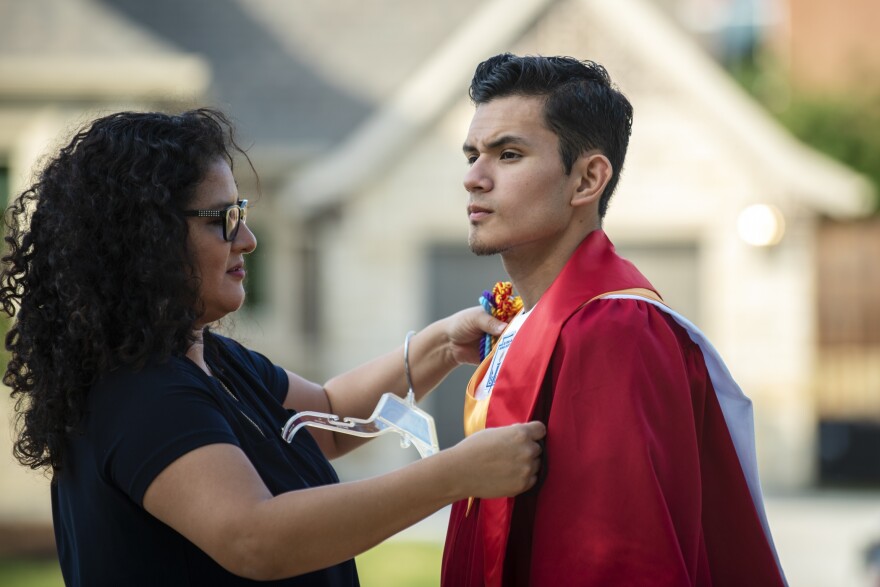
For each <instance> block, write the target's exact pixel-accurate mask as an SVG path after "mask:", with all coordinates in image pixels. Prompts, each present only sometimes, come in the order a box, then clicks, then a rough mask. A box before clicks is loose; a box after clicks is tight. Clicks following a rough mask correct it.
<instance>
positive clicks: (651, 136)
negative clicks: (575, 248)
mask: <svg viewBox="0 0 880 587" xmlns="http://www.w3.org/2000/svg"><path fill="white" fill-rule="evenodd" d="M0 14H2V17H0V80H2V82H0V169H2V170H4V171H3V173H0V176H2V175H4V174H5V175H6V176H7V177H8V183H9V186H10V187H9V189H10V191H11V193H15V192H16V190H18V189H20V188H21V187H22V186H24V185H26V182H27V174H28V173H29V170H30V169H31V168H32V166H33V164H34V162H35V161H37V160H38V159H39V156H40V155H41V154H43V153H45V152H46V151H47V150H50V149H51V148H53V147H54V146H57V145H58V138H57V137H58V136H59V134H60V133H68V134H69V132H70V131H71V130H72V129H73V128H75V127H76V126H77V125H78V124H81V123H82V122H84V121H86V120H88V119H89V118H91V117H93V116H94V115H95V114H96V113H101V112H109V111H113V110H118V109H122V108H133V109H152V108H182V107H186V106H187V105H193V104H202V103H207V104H214V105H218V106H220V107H222V108H224V109H226V110H227V111H228V112H230V113H231V114H232V116H233V118H234V119H235V120H236V121H237V122H238V125H239V128H240V131H241V135H240V136H241V139H242V142H243V144H245V145H251V144H252V145H253V147H252V148H251V149H250V154H251V156H252V158H253V160H254V162H255V164H256V167H257V169H258V171H259V173H260V182H259V185H260V186H261V187H262V189H261V192H260V193H255V197H254V198H252V199H253V200H257V205H256V206H255V207H254V209H253V212H252V215H251V217H250V218H249V223H250V224H251V226H252V227H253V228H254V230H255V231H256V233H257V235H258V238H259V239H260V242H261V244H260V248H259V250H258V252H257V253H255V255H254V256H253V259H252V262H251V268H252V270H251V278H250V280H251V281H252V283H251V284H250V286H251V287H252V288H253V290H254V294H255V295H254V298H255V299H252V300H251V302H249V305H248V307H247V308H246V309H245V310H244V311H243V312H242V314H243V315H242V316H240V317H239V318H237V319H234V320H232V321H230V322H229V324H227V327H229V328H232V329H234V331H235V332H236V335H237V336H239V337H240V338H242V339H243V340H244V341H245V342H247V343H248V344H250V345H252V346H253V347H255V348H256V349H258V350H260V351H263V352H265V353H266V354H268V355H269V356H271V357H273V358H274V359H275V360H276V361H277V362H279V363H282V364H284V365H285V366H288V367H289V368H291V369H292V370H294V371H297V372H299V373H302V374H303V375H304V376H307V377H310V378H313V379H315V380H319V381H320V380H324V379H325V378H327V377H329V376H331V375H332V374H334V373H336V372H338V371H340V370H343V369H346V368H348V367H350V366H353V365H355V364H357V363H358V362H360V361H363V360H366V359H368V358H371V357H373V356H374V355H376V354H378V353H380V352H384V351H386V350H388V349H391V348H394V347H397V346H399V345H401V343H402V341H403V337H404V334H405V333H406V332H407V331H408V330H410V329H417V328H419V327H421V326H423V325H424V324H426V323H427V322H428V321H430V320H432V319H434V318H437V317H439V316H443V315H446V314H447V313H449V312H451V311H454V310H455V309H458V308H461V307H464V306H466V305H472V304H474V303H475V302H476V298H477V297H478V296H479V294H480V292H481V291H482V289H485V288H486V287H488V286H490V285H491V284H492V283H494V281H495V280H497V279H499V278H501V277H502V276H503V272H502V270H501V267H500V263H499V262H498V260H497V259H494V258H475V257H473V256H472V255H471V254H470V252H469V251H468V250H467V248H466V246H465V240H466V233H467V225H466V219H465V216H464V202H465V194H464V190H463V188H462V186H461V177H462V175H463V173H464V169H465V163H464V158H463V157H462V155H461V154H460V148H461V142H462V140H463V137H464V135H465V132H466V129H467V125H468V122H469V119H470V116H471V113H472V107H471V105H470V104H469V103H468V101H467V99H466V89H467V84H468V81H469V79H470V76H471V74H472V72H473V69H474V67H475V65H476V64H477V63H478V62H479V61H481V60H482V59H484V58H486V57H488V56H490V55H493V54H495V53H498V52H501V51H512V52H515V53H541V54H569V55H575V56H578V57H583V58H591V59H594V60H596V61H599V62H600V63H603V64H604V65H605V66H606V67H607V68H608V69H609V71H610V73H611V75H612V77H613V78H614V79H615V80H616V82H617V83H618V85H619V86H620V87H621V89H622V90H623V91H624V93H626V94H627V96H628V97H629V98H630V100H631V101H632V103H633V105H634V107H635V112H636V114H635V125H634V130H633V137H632V142H631V148H630V154H629V157H628V159H627V163H626V168H625V170H624V173H623V178H622V180H621V183H620V187H619V189H618V192H617V194H616V195H615V197H614V199H613V201H612V204H611V208H610V209H609V213H608V217H607V221H606V226H605V228H606V231H607V232H608V233H609V235H610V236H611V238H612V239H613V240H614V241H615V243H616V244H617V246H618V248H619V250H620V251H621V252H622V253H623V254H624V256H627V257H629V258H631V259H632V260H633V261H635V262H636V263H637V264H638V265H640V266H641V267H642V269H643V270H644V271H645V272H646V274H647V275H648V277H649V278H650V279H652V280H653V281H654V282H655V285H657V286H658V288H659V289H660V290H661V293H663V294H664V296H665V298H666V299H667V301H668V302H669V303H670V305H672V306H673V307H675V308H677V309H678V310H680V311H681V312H682V313H684V314H686V315H688V316H689V317H690V318H691V319H692V320H693V321H694V322H695V323H696V324H697V325H698V326H700V327H701V328H702V329H703V330H704V331H705V332H706V333H707V334H708V335H709V337H710V338H711V339H712V340H713V342H714V343H715V345H716V346H717V348H718V349H719V351H720V352H721V354H722V356H724V357H725V358H726V360H727V361H728V365H729V367H730V369H731V371H732V372H733V374H734V375H735V377H736V378H737V379H738V380H739V382H740V384H741V385H742V387H743V388H744V389H745V390H746V391H747V392H748V393H749V395H750V396H751V397H752V398H753V399H754V402H755V407H756V413H757V421H756V428H757V440H758V448H759V451H758V453H759V454H758V456H759V464H760V466H761V468H762V475H763V480H764V483H765V485H767V486H768V487H779V488H785V487H803V486H806V485H808V484H809V483H810V482H811V480H812V476H813V471H812V467H813V464H812V463H813V460H814V459H813V442H814V435H815V417H814V412H813V403H812V399H811V397H812V395H811V393H812V392H811V385H810V379H811V376H812V372H813V369H814V364H815V362H814V359H815V352H816V340H815V338H816V336H815V331H816V320H815V283H814V280H815V255H816V251H815V228H816V223H817V221H818V219H819V218H822V217H840V218H846V217H853V216H858V215H860V214H862V213H863V212H864V211H866V210H867V208H868V205H869V204H868V201H869V197H870V188H869V187H868V185H867V184H866V183H865V182H864V181H863V180H862V178H860V177H859V176H857V175H855V174H853V173H852V172H850V171H849V170H847V169H845V168H843V167H842V166H840V165H838V164H835V163H833V162H832V161H830V160H829V159H827V158H825V157H822V156H820V155H818V154H816V153H815V152H812V151H810V150H808V149H806V148H805V147H804V146H803V145H801V144H799V143H797V142H796V141H794V140H793V139H792V138H791V137H790V136H788V135H787V134H786V133H785V132H784V131H782V130H781V129H780V128H779V127H778V126H777V125H776V124H775V123H774V122H773V121H772V120H771V119H770V118H769V117H768V116H767V115H766V114H765V113H764V112H763V111H761V110H760V108H759V107H757V106H756V105H755V104H754V103H752V102H751V101H750V100H749V99H748V98H747V97H746V96H745V95H744V94H743V93H742V92H741V91H740V90H739V89H738V88H737V87H736V86H735V85H734V84H733V83H732V82H731V81H730V80H729V79H728V77H727V76H726V75H725V74H724V73H723V72H722V71H721V70H720V69H719V68H718V67H717V66H716V65H715V64H714V63H713V62H712V61H711V60H710V59H708V58H707V57H706V56H705V55H704V54H703V53H701V52H700V51H699V50H698V49H696V48H695V46H693V45H692V44H690V42H689V41H687V40H686V39H685V38H684V37H683V36H682V35H681V34H680V33H679V32H678V31H677V30H676V29H675V28H674V27H673V26H671V25H670V23H669V21H668V20H666V18H665V17H664V16H663V15H662V14H661V13H659V12H658V11H657V10H656V9H655V8H654V7H653V6H652V4H651V3H650V2H647V1H646V0H618V1H617V2H615V3H613V4H612V3H608V2H601V1H600V0H505V1H503V2H502V1H500V0H486V1H483V2H467V3H465V2H463V1H461V0H448V1H447V2H444V3H443V8H442V9H438V5H437V4H436V3H428V2H424V1H421V0H377V1H375V2H370V3H357V2H350V1H347V0H338V2H299V3H296V4H295V5H294V4H292V3H282V2H274V1H273V0H190V1H187V2H176V1H173V0H154V1H153V2H150V3H143V2H138V1H137V0H30V1H29V2H27V3H21V2H13V1H12V0H0ZM238 181H239V183H240V190H241V192H242V193H245V194H249V195H250V193H252V192H256V191H257V188H258V184H257V181H256V180H255V178H253V177H250V176H249V175H248V174H247V173H244V174H242V175H239V177H238ZM753 205H762V206H764V207H763V208H757V209H755V208H750V207H751V206H753ZM746 210H749V211H752V210H757V211H758V212H759V213H760V212H762V211H763V213H764V214H765V217H767V218H770V219H771V220H774V221H776V222H777V225H776V229H777V230H776V233H775V234H773V235H771V238H770V241H774V240H778V242H775V244H772V245H767V246H754V245H751V244H748V243H746V242H745V241H744V240H742V238H741V237H740V235H739V233H738V230H739V228H740V226H738V224H739V225H741V226H742V228H743V229H748V228H749V222H750V220H749V218H750V216H748V213H747V214H746V215H745V216H742V213H743V211H746ZM780 221H782V222H784V234H781V233H780V232H779V231H780V230H781V227H782V224H781V223H780ZM257 292H259V295H256V294H257ZM401 359H402V357H401ZM467 371H468V370H467V369H465V368H461V369H459V370H457V371H456V372H455V373H453V374H452V375H451V376H450V378H449V379H448V380H447V382H445V383H444V385H443V386H442V388H441V389H440V390H438V391H437V392H436V393H435V394H434V395H433V396H432V397H431V398H429V399H428V400H427V401H426V404H425V405H426V407H427V409H428V410H429V411H431V412H432V413H434V414H435V417H436V418H437V422H438V427H439V429H440V437H441V444H443V445H449V444H451V443H452V442H455V440H456V439H457V438H459V437H460V435H461V430H460V427H461V423H460V413H461V388H462V385H463V380H464V379H466V376H467ZM371 444H372V446H370V447H368V448H366V449H364V450H362V451H358V452H357V453H355V454H354V455H351V456H349V457H345V458H344V459H342V460H341V461H340V462H339V468H340V470H341V472H342V475H343V477H357V476H361V475H366V474H371V473H373V472H375V471H378V470H387V469H388V468H389V467H395V466H397V465H399V464H401V463H403V462H405V461H407V460H410V459H413V458H415V451H412V450H408V451H403V450H400V449H399V448H397V447H396V446H395V445H394V440H393V439H381V440H378V441H375V442H374V443H371ZM3 452H5V453H6V454H7V455H8V451H5V450H4V451H3ZM3 459H4V460H3V461H2V465H0V468H2V477H0V479H2V481H0V483H3V484H7V483H8V484H13V483H15V484H16V485H15V488H22V487H28V488H30V487H32V486H39V487H43V485H41V484H42V483H43V482H44V480H42V479H36V480H35V479H34V477H33V475H29V474H28V472H27V471H23V470H21V469H20V468H16V467H15V466H14V464H12V463H11V462H9V463H7V460H9V459H7V458H6V457H4V458H3ZM7 472H8V473H7ZM22 477H26V478H27V479H26V480H25V481H21V482H19V481H13V478H15V479H19V478H22ZM11 486H12V485H10V487H11ZM4 487H5V486H4ZM4 487H0V518H3V517H5V518H9V517H14V516H17V515H23V514H19V513H17V512H24V511H25V510H27V511H28V514H27V515H28V516H29V517H34V516H36V517H39V516H42V519H44V520H45V519H48V499H46V498H45V494H44V493H42V494H41V493H40V492H39V491H36V490H34V491H31V490H30V489H28V490H27V491H28V494H27V495H22V490H21V489H19V490H18V491H13V492H12V493H10V492H8V491H6V490H5V489H4ZM25 502H27V503H28V504H30V505H28V506H27V507H24V506H22V505H21V504H22V503H25Z"/></svg>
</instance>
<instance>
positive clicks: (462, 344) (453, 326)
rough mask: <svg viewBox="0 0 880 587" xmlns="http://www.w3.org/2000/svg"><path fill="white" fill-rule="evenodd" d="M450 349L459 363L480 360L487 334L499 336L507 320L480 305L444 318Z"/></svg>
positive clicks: (473, 363)
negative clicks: (490, 313) (495, 316)
mask: <svg viewBox="0 0 880 587" xmlns="http://www.w3.org/2000/svg"><path fill="white" fill-rule="evenodd" d="M444 322H445V323H446V324H445V327H446V336H447V338H448V339H449V351H450V354H451V355H452V358H453V359H454V360H455V363H456V364H458V365H461V364H464V363H470V364H472V365H477V364H479V362H480V343H481V341H482V339H483V336H484V335H485V334H487V333H488V334H491V335H492V336H498V335H499V334H501V333H502V332H503V331H504V329H505V328H506V327H507V323H506V322H502V321H501V320H498V319H497V318H493V317H492V316H490V315H489V314H487V313H486V311H485V310H483V308H481V307H480V306H474V307H473V308H467V309H465V310H461V311H460V312H456V313H455V314H452V315H451V316H449V317H448V318H445V319H444Z"/></svg>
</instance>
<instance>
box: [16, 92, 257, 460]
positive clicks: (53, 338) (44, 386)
mask: <svg viewBox="0 0 880 587" xmlns="http://www.w3.org/2000/svg"><path fill="white" fill-rule="evenodd" d="M235 153H241V154H242V155H244V157H245V159H247V155H246V154H244V151H243V150H242V149H241V148H239V147H238V145H237V144H236V143H235V139H234V138H233V128H232V125H231V123H230V122H229V120H228V119H227V118H226V116H224V115H223V114H222V113H221V112H218V111H216V110H211V109H206V108H205V109H199V110H193V111H189V112H185V113H182V114H179V115H169V114H163V113H138V112H120V113H116V114H112V115H109V116H106V117H103V118H99V119H98V120H95V121H93V122H92V123H91V124H90V125H88V126H87V127H86V128H84V129H83V130H81V131H80V132H78V133H77V134H76V135H75V136H74V137H73V140H71V142H70V143H69V144H68V145H67V146H65V147H64V148H62V149H61V150H60V152H59V153H58V154H57V156H55V157H54V158H52V159H50V160H49V161H48V163H47V164H46V165H45V166H44V167H43V169H42V170H41V171H40V173H39V175H38V176H37V178H36V182H35V183H34V184H33V185H32V186H31V187H30V188H28V189H27V190H25V191H24V192H23V193H22V194H21V195H20V196H18V198H17V199H16V200H15V201H14V202H13V203H12V204H11V206H10V207H9V209H8V210H7V213H6V225H7V230H8V232H7V236H6V237H5V241H6V243H7V245H8V251H7V254H6V255H5V256H4V257H3V269H2V272H0V304H2V308H3V311H4V312H6V313H7V314H9V316H15V318H16V320H15V321H14V323H13V324H12V326H11V328H10V331H9V333H8V334H7V336H6V348H7V349H8V350H9V351H10V353H11V358H10V360H9V363H8V366H7V368H6V373H5V375H4V377H3V382H4V383H5V384H6V385H8V386H9V387H11V389H12V397H13V398H15V399H16V403H15V410H16V413H17V418H18V421H17V432H18V436H17V438H16V441H15V445H14V453H15V457H16V458H17V459H18V461H19V462H21V463H22V464H23V465H26V466H29V467H31V468H32V469H37V468H42V467H50V468H51V469H52V471H54V472H58V471H59V470H60V469H61V467H62V463H63V456H64V445H65V439H66V437H67V436H68V435H69V434H71V433H72V432H73V431H75V430H76V428H77V425H78V423H79V421H80V419H81V418H82V415H83V412H84V406H85V401H86V397H87V394H88V391H89V388H90V387H91V386H92V385H93V384H94V382H95V381H96V380H97V378H99V377H100V376H102V375H104V374H106V373H107V372H109V371H112V370H114V369H117V368H119V367H122V366H127V367H131V368H135V369H138V368H141V367H143V366H144V365H145V364H146V363H147V362H148V361H154V360H158V361H162V360H167V359H168V358H169V357H171V356H172V355H180V354H183V353H184V352H185V351H186V349H187V348H188V346H189V345H190V344H191V343H192V341H193V332H192V329H193V325H194V322H195V319H196V318H197V316H198V313H199V310H198V286H199V284H198V281H197V279H196V278H195V277H194V271H193V259H192V257H191V254H190V252H189V251H188V248H187V244H186V243H187V222H186V219H185V217H184V216H183V215H182V214H181V210H182V209H184V208H186V207H187V206H188V204H189V203H190V202H191V201H192V199H193V197H194V194H195V188H196V186H197V185H198V184H199V183H200V182H201V180H202V179H203V178H204V176H205V175H206V172H207V169H208V167H209V166H210V165H211V164H212V163H213V162H214V161H216V160H217V159H225V160H226V161H227V162H228V163H229V164H230V165H232V160H233V155H234V154H235ZM248 163H250V160H248ZM251 167H253V166H251Z"/></svg>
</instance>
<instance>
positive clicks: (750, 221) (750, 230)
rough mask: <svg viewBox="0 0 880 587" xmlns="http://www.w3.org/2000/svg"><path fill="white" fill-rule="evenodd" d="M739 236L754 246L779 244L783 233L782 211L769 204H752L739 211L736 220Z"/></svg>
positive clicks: (783, 220)
mask: <svg viewBox="0 0 880 587" xmlns="http://www.w3.org/2000/svg"><path fill="white" fill-rule="evenodd" d="M736 228H737V232H738V233H739V238H741V239H742V240H744V241H745V242H747V243H748V244H750V245H752V246H755V247H771V246H773V245H776V244H779V241H781V240H782V236H783V235H784V234H785V218H783V216H782V212H780V211H779V209H778V208H777V207H775V206H771V205H770V204H753V205H751V206H749V207H747V208H745V209H744V210H743V211H742V212H740V213H739V218H737V221H736Z"/></svg>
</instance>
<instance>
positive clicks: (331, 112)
mask: <svg viewBox="0 0 880 587" xmlns="http://www.w3.org/2000/svg"><path fill="white" fill-rule="evenodd" d="M480 1H482V0H444V2H443V3H442V9H441V8H440V7H439V6H438V4H437V3H436V2H435V1H434V0H370V1H369V2H360V1H357V0H333V1H325V0H307V1H306V0H304V1H297V2H292V1H291V2H289V1H286V0H285V1H282V0H150V1H148V2H146V1H143V0H27V1H26V2H22V1H19V0H0V14H2V17H0V64H2V65H3V67H4V69H3V70H2V71H4V72H10V73H15V74H20V75H16V77H15V78H13V79H15V80H16V83H15V88H10V87H8V84H7V83H6V82H4V84H3V85H2V87H0V94H6V95H14V96H17V97H20V98H25V97H26V98H29V99H39V98H44V99H46V100H52V99H59V98H63V97H65V96H64V91H65V90H67V91H69V92H70V94H69V95H68V96H67V97H68V98H73V99H80V98H82V99H91V98H98V99H101V98H107V97H112V95H117V94H119V93H120V92H122V88H124V87H129V88H130V91H129V92H128V94H131V95H134V94H137V92H139V91H147V92H148V95H147V96H146V97H148V98H151V97H156V96H159V97H162V96H164V95H165V94H167V95H169V96H172V97H173V96H179V95H190V96H191V98H192V99H199V101H201V102H207V103H210V104H213V105H215V106H218V107H220V108H222V109H224V110H225V111H226V112H227V113H228V114H230V115H231V117H232V118H233V119H234V120H235V121H236V122H237V126H238V127H239V128H240V130H241V133H242V135H243V136H245V141H244V144H249V143H253V144H254V145H256V147H257V149H258V150H260V151H266V150H272V149H276V148H277V149H279V150H282V151H283V152H285V153H291V152H293V153H295V154H296V153H300V152H302V153H305V154H314V153H321V152H324V151H326V150H327V149H330V148H332V147H333V146H334V145H335V144H336V143H337V142H338V141H340V140H342V139H344V138H345V137H346V136H348V134H349V133H350V132H351V130H352V129H353V128H355V127H357V126H358V125H360V124H361V123H363V122H364V121H365V120H367V119H368V118H369V117H370V116H371V115H372V114H374V113H375V111H376V109H377V104H380V103H382V102H384V101H385V100H386V99H388V97H389V95H390V94H391V93H392V92H393V91H394V89H395V88H397V87H399V86H400V85H401V84H403V83H404V81H405V80H406V79H407V77H408V76H409V75H410V74H411V72H412V71H413V70H415V69H416V68H418V67H419V64H420V63H421V62H422V61H423V60H424V59H425V58H427V57H428V56H429V55H430V54H431V53H432V52H433V51H434V49H435V47H436V45H437V44H439V43H440V42H442V40H443V39H445V38H447V37H448V36H449V35H450V34H451V33H452V31H454V30H455V29H457V28H458V26H459V25H460V23H461V22H462V21H463V20H464V19H466V18H467V17H468V15H469V14H470V12H471V11H472V10H473V5H474V4H475V2H476V3H479V2H480ZM426 15H429V16H428V17H426ZM401 23H405V25H404V26H402V25H401ZM163 71H165V72H167V75H165V76H162V75H161V72H163ZM157 72H158V73H157ZM80 73H82V76H83V77H82V78H81V79H80V80H78V79H77V77H78V76H79V75H80ZM59 74H66V75H59ZM4 79H7V80H8V79H10V78H4ZM53 80H54V82H55V85H54V86H53V85H52V82H53ZM90 88H91V89H90ZM102 88H103V89H102ZM123 94H124V92H123ZM296 156H301V155H296ZM289 166H290V165H289V163H288V168H289Z"/></svg>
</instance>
